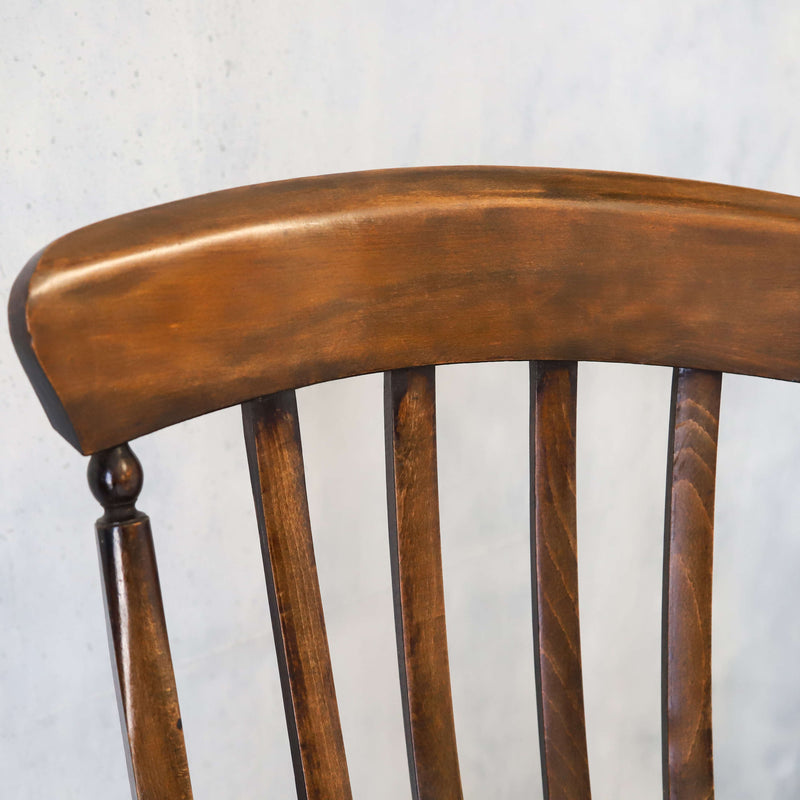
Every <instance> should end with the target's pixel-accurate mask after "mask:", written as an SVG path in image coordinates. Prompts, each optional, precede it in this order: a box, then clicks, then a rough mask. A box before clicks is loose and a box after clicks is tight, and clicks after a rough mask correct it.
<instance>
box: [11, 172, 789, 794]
mask: <svg viewBox="0 0 800 800" xmlns="http://www.w3.org/2000/svg"><path fill="white" fill-rule="evenodd" d="M798 253H800V198H794V197H787V196H783V195H776V194H770V193H766V192H757V191H753V190H747V189H739V188H734V187H727V186H718V185H713V184H704V183H697V182H692V181H682V180H673V179H667V178H653V177H648V176H641V175H621V174H614V173H597V172H577V171H569V170H541V169H526V168H495V167H460V168H458V167H457V168H436V169H414V170H393V171H384V172H372V173H357V174H350V175H334V176H322V177H318V178H306V179H301V180H295V181H284V182H280V183H274V184H264V185H261V186H250V187H243V188H240V189H231V190H228V191H225V192H218V193H214V194H210V195H204V196H202V197H195V198H190V199H188V200H183V201H179V202H176V203H169V204H166V205H163V206H158V207H155V208H150V209H145V210H142V211H138V212H135V213H132V214H125V215H123V216H120V217H116V218H114V219H110V220H106V221H104V222H100V223H97V224H95V225H91V226H89V227H87V228H84V229H82V230H80V231H76V232H74V233H71V234H68V235H67V236H65V237H63V238H61V239H59V240H57V241H56V242H54V243H53V244H51V245H50V246H48V247H46V248H45V249H44V250H42V251H40V252H39V253H37V254H36V255H35V256H34V257H33V258H32V259H31V260H30V262H29V263H28V265H27V267H26V268H25V269H24V270H23V271H22V273H21V274H20V276H19V278H18V279H17V282H16V283H15V285H14V288H13V291H12V293H11V298H10V300H9V323H10V328H11V333H12V339H13V341H14V344H15V347H16V348H17V353H18V355H19V357H20V360H21V361H22V363H23V366H24V368H25V369H26V371H27V373H28V376H29V377H30V379H31V381H32V383H33V385H34V388H35V390H36V392H37V395H38V396H39V399H40V401H41V403H42V405H43V407H44V409H45V411H46V412H47V414H48V416H49V417H50V420H51V422H52V423H53V425H54V427H55V428H56V429H57V430H58V431H59V432H60V433H61V434H62V435H63V436H65V437H66V438H67V439H68V440H69V441H70V442H71V443H72V444H73V445H75V446H76V447H77V448H78V449H79V450H81V451H82V452H84V453H94V454H95V455H94V456H93V457H92V459H91V461H90V466H89V481H90V485H91V487H92V491H93V492H94V494H95V496H96V497H97V499H98V500H99V501H100V502H101V504H102V505H103V507H104V509H105V513H104V515H103V517H102V518H101V519H100V520H98V522H97V535H98V545H99V553H100V563H101V569H102V574H103V585H104V591H105V600H106V608H107V618H108V625H109V638H110V642H111V649H112V662H113V665H114V674H115V679H116V681H117V688H118V696H119V702H120V711H121V716H122V722H123V728H124V732H125V735H126V749H127V755H128V763H129V768H130V776H131V782H132V786H133V789H134V793H135V796H136V797H137V798H139V799H140V800H144V799H146V800H189V798H191V793H192V790H191V785H190V782H189V774H188V766H187V758H186V752H185V746H184V739H183V733H182V728H183V724H182V721H181V716H180V710H179V707H178V699H177V693H176V688H175V678H174V675H173V669H172V664H171V660H170V653H169V644H168V641H167V632H166V624H165V621H164V610H163V605H162V600H161V593H160V588H159V583H158V573H157V568H156V562H155V555H154V550H153V541H152V533H151V530H150V523H149V520H148V518H147V517H146V516H145V515H144V514H142V513H141V512H140V511H138V510H137V509H136V505H135V503H136V498H137V496H138V493H139V490H140V489H141V481H142V472H141V467H140V465H139V463H138V461H137V459H136V457H135V456H134V455H133V453H132V452H131V451H130V448H129V447H128V446H127V444H119V443H120V442H126V441H127V440H129V439H130V438H132V437H135V436H138V435H141V434H144V433H148V432H150V431H153V430H157V429H159V428H162V427H164V426H167V425H171V424H173V423H176V422H180V421H182V420H185V419H188V418H190V417H193V416H197V415H199V414H203V413H206V412H209V411H213V410H215V409H219V408H222V407H225V406H229V405H233V404H236V403H243V406H242V409H243V419H244V428H245V441H246V447H247V454H248V461H249V465H250V475H251V482H252V488H253V494H254V499H255V505H256V515H257V519H258V528H259V532H260V538H261V546H262V555H263V561H264V567H265V575H266V583H267V592H268V597H269V604H270V612H271V615H272V623H273V631H274V635H275V642H276V648H277V653H278V664H279V670H280V675H281V684H282V688H283V693H284V705H285V709H286V718H287V724H288V729H289V740H290V745H291V749H292V756H293V760H294V768H295V778H296V783H297V789H298V796H299V797H300V798H302V799H303V800H350V797H351V792H350V785H349V777H348V771H347V764H346V759H345V752H344V744H343V738H342V732H341V725H340V721H339V711H338V707H337V703H336V696H335V691H334V683H333V673H332V668H331V663H330V656H329V651H328V643H327V635H326V631H325V623H324V618H323V611H322V601H321V598H320V591H319V584H318V580H317V573H316V565H315V560H314V550H313V544H312V539H311V528H310V521H309V514H308V504H307V498H306V487H305V476H304V466H303V458H302V447H301V441H300V431H299V425H298V419H297V405H296V402H295V396H294V391H293V389H294V388H296V387H299V386H304V385H308V384H311V383H316V382H319V381H324V380H330V379H334V378H339V377H346V376H350V375H358V374H364V373H368V372H376V371H385V372H386V373H387V375H386V385H385V414H386V417H385V419H386V429H385V430H386V458H387V462H386V463H387V486H388V505H389V542H390V553H391V563H392V578H393V585H394V600H395V621H396V631H397V645H398V659H399V666H400V678H401V683H402V695H403V713H404V718H405V725H406V740H407V748H408V759H409V769H410V774H411V785H412V793H413V796H414V798H415V800H451V799H452V800H460V798H461V796H462V789H461V781H460V775H459V764H458V755H457V749H456V737H455V728H454V722H453V706H452V699H451V692H450V673H449V664H448V654H447V634H446V626H445V609H444V586H443V577H442V564H441V552H440V541H439V509H438V487H437V468H436V413H435V372H434V367H433V366H430V365H432V364H444V363H454V362H468V361H491V360H505V359H516V360H530V361H531V431H530V435H531V549H532V573H533V604H534V655H535V681H536V690H537V698H538V709H539V724H540V746H541V759H542V773H543V780H544V793H545V798H546V800H589V798H590V784H589V771H588V760H587V747H586V732H585V722H584V710H583V688H582V675H581V650H580V629H579V614H578V574H577V555H576V554H577V531H576V508H575V422H576V386H577V383H576V382H577V366H576V362H577V361H578V360H595V361H622V362H631V363H650V364H664V365H669V366H676V365H677V367H679V368H678V369H676V371H675V378H674V382H673V394H672V412H671V415H672V416H671V422H670V438H669V467H668V476H667V478H668V479H667V502H666V525H665V555H664V602H663V620H662V623H663V642H662V655H663V676H662V701H663V706H662V724H663V766H664V797H665V798H666V800H703V799H708V798H711V797H713V791H714V790H713V758H712V739H711V666H710V665H711V660H710V659H711V575H712V556H713V517H714V484H715V466H716V449H717V432H718V418H719V398H720V387H721V373H722V372H725V371H727V372H742V373H746V374H751V375H760V376H766V377H772V378H781V379H788V380H794V381H797V380H800V313H798V310H799V309H800V269H798ZM254 398H255V399H254ZM498 769H502V764H501V765H498Z"/></svg>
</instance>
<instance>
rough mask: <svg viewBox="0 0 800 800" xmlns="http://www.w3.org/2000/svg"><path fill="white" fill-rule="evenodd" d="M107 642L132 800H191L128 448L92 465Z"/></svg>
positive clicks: (154, 572)
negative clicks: (99, 511) (98, 507)
mask: <svg viewBox="0 0 800 800" xmlns="http://www.w3.org/2000/svg"><path fill="white" fill-rule="evenodd" d="M88 480H89V486H90V488H91V490H92V494H93V495H94V496H95V498H96V499H97V500H98V501H99V502H100V504H101V505H102V506H103V509H104V510H105V513H104V514H103V516H102V517H100V519H98V520H97V523H96V529H97V547H98V553H99V556H100V571H101V574H102V577H103V596H104V599H105V608H106V624H107V626H108V641H109V648H110V650H111V663H112V666H113V672H114V682H115V685H116V689H117V702H118V704H119V710H120V721H121V723H122V728H123V731H122V733H123V740H124V743H125V754H126V757H127V762H128V777H129V779H130V784H131V794H132V796H133V798H134V800H191V797H192V788H191V784H190V781H189V766H188V763H187V759H186V748H185V745H184V741H183V722H182V720H181V712H180V708H179V706H178V694H177V690H176V688H175V676H174V673H173V669H172V659H171V656H170V651H169V641H168V639H167V626H166V622H165V619H164V606H163V603H162V600H161V586H160V584H159V580H158V567H157V566H156V556H155V550H154V548H153V535H152V532H151V530H150V519H149V518H148V517H147V515H146V514H143V513H142V512H141V511H139V510H138V509H137V508H136V499H137V498H138V496H139V492H140V491H141V489H142V481H143V474H142V466H141V464H140V463H139V459H138V458H137V457H136V456H135V455H134V453H133V451H132V450H131V449H130V447H129V446H128V445H127V443H126V444H121V445H118V446H117V447H112V448H109V449H108V450H101V451H100V452H99V453H95V454H94V455H93V456H92V457H91V459H90V461H89V469H88Z"/></svg>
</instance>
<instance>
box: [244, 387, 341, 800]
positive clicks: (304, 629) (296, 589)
mask: <svg viewBox="0 0 800 800" xmlns="http://www.w3.org/2000/svg"><path fill="white" fill-rule="evenodd" d="M242 415H243V419H244V435H245V443H246V446H247V459H248V463H249V465H250V479H251V483H252V488H253V498H254V500H255V505H256V517H257V519H258V531H259V535H260V539H261V553H262V556H263V559H264V573H265V576H266V581H267V594H268V597H269V607H270V613H271V615H272V632H273V635H274V636H275V649H276V651H277V656H278V669H279V671H280V677H281V686H282V689H283V703H284V709H285V711H286V724H287V727H288V729H289V744H290V746H291V750H292V760H293V762H294V772H295V782H296V784H297V796H298V798H299V799H300V800H350V798H351V792H350V778H349V776H348V772H347V761H346V758H345V752H344V741H343V739H342V729H341V724H340V721H339V707H338V705H337V704H336V692H335V689H334V685H333V670H332V668H331V660H330V653H329V651H328V638H327V634H326V631H325V619H324V616H323V613H322V598H321V597H320V591H319V580H318V578H317V567H316V561H315V559H314V545H313V542H312V539H311V520H310V518H309V514H308V500H307V497H306V481H305V471H304V467H303V450H302V445H301V442H300V427H299V422H298V418H297V401H296V399H295V394H294V392H293V391H287V392H281V393H279V394H276V395H271V396H268V397H261V398H258V399H256V400H251V401H250V402H248V403H245V404H244V405H243V406H242Z"/></svg>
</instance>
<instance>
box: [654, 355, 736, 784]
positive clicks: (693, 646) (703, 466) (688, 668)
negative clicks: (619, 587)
mask: <svg viewBox="0 0 800 800" xmlns="http://www.w3.org/2000/svg"><path fill="white" fill-rule="evenodd" d="M721 387H722V375H721V374H720V373H718V372H705V371H701V370H691V369H676V370H675V372H674V377H673V383H672V406H671V420H670V441H669V459H668V466H667V469H668V474H667V503H666V523H665V532H664V601H663V610H664V620H663V642H662V656H663V667H662V687H663V688H662V724H663V732H662V746H663V761H664V763H663V779H664V798H665V800H707V798H712V797H713V796H714V767H713V753H712V741H711V573H712V562H713V548H714V487H715V478H716V465H717V434H718V430H719V404H720V391H721Z"/></svg>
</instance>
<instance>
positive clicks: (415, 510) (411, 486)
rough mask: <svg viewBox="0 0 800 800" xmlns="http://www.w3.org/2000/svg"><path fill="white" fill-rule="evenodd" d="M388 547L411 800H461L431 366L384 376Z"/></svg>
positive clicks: (433, 384) (432, 371)
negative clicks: (440, 527) (446, 622)
mask: <svg viewBox="0 0 800 800" xmlns="http://www.w3.org/2000/svg"><path fill="white" fill-rule="evenodd" d="M384 398H385V406H384V408H385V423H386V425H385V430H386V480H387V496H388V505H389V546H390V552H391V561H392V583H393V587H394V608H395V622H396V630H397V654H398V661H399V665H400V682H401V687H402V692H403V719H404V721H405V728H406V746H407V749H408V766H409V771H410V773H411V790H412V796H413V797H414V800H460V799H461V797H462V793H461V776H460V773H459V767H458V752H457V749H456V733H455V725H454V722H453V701H452V697H451V692H450V666H449V662H448V655H447V628H446V625H445V613H444V582H443V578H442V552H441V543H440V540H439V493H438V492H439V487H438V478H437V469H436V384H435V372H434V368H433V367H419V368H416V369H405V370H396V371H394V372H387V373H386V376H385V393H384Z"/></svg>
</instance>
